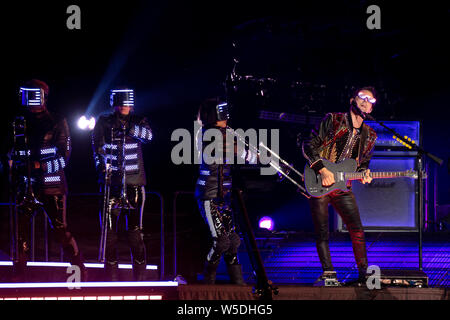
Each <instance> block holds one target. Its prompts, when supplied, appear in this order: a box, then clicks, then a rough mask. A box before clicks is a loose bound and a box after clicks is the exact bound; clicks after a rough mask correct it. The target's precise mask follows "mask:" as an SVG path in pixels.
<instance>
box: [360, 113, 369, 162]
mask: <svg viewBox="0 0 450 320" xmlns="http://www.w3.org/2000/svg"><path fill="white" fill-rule="evenodd" d="M368 135H369V127H368V126H367V125H366V124H365V123H364V122H363V124H362V130H361V136H360V137H359V146H358V167H359V164H360V163H361V158H362V155H363V152H364V147H363V143H364V142H363V141H366V139H367V136H368Z"/></svg>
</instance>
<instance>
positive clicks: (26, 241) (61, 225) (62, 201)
mask: <svg viewBox="0 0 450 320" xmlns="http://www.w3.org/2000/svg"><path fill="white" fill-rule="evenodd" d="M38 200H39V201H41V202H42V204H43V206H42V208H43V210H45V213H46V214H47V216H48V218H49V220H50V224H51V226H52V227H53V228H52V229H51V230H52V232H53V233H54V235H55V238H56V240H57V241H58V242H59V243H60V244H61V245H62V248H63V251H64V254H65V256H66V257H67V258H69V259H70V262H71V263H72V264H73V265H78V266H80V268H81V269H84V265H83V261H82V257H81V254H80V250H79V248H78V245H77V242H76V241H75V238H74V237H73V235H72V233H71V232H70V231H69V230H68V229H67V223H66V196H65V195H41V196H39V198H38ZM41 210H42V209H38V210H36V211H35V212H32V211H31V210H26V209H25V208H20V207H19V208H18V219H19V225H18V229H19V232H18V249H19V252H18V261H16V264H18V265H19V267H21V268H24V266H25V265H26V261H27V260H28V255H29V249H30V230H31V218H32V214H43V212H39V211H41Z"/></svg>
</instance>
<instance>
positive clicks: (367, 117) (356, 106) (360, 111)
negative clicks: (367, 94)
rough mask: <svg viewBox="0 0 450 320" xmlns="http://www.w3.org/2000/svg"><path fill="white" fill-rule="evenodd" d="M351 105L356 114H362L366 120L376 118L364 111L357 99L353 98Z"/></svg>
mask: <svg viewBox="0 0 450 320" xmlns="http://www.w3.org/2000/svg"><path fill="white" fill-rule="evenodd" d="M351 107H352V110H353V112H354V113H355V114H356V115H358V116H360V117H361V118H363V119H364V120H366V119H368V120H374V118H373V117H372V116H371V115H369V114H368V113H365V112H363V111H362V110H361V109H360V108H359V107H358V105H357V104H356V101H355V99H353V101H352V102H351Z"/></svg>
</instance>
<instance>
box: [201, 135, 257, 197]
mask: <svg viewBox="0 0 450 320" xmlns="http://www.w3.org/2000/svg"><path fill="white" fill-rule="evenodd" d="M213 128H214V129H218V130H220V132H221V133H222V139H223V140H222V150H221V151H222V152H220V151H219V152H220V154H217V155H215V158H216V159H217V160H219V161H216V163H211V164H208V163H206V162H205V161H203V160H204V158H205V157H204V155H203V156H202V159H201V164H200V170H199V177H198V179H197V184H196V186H195V197H196V199H197V200H211V199H220V200H223V199H225V198H226V196H227V195H228V194H230V192H231V190H232V187H233V179H232V176H233V168H234V164H231V163H228V159H227V155H233V156H234V157H240V158H241V160H242V161H243V162H244V163H246V164H256V163H257V156H256V154H255V153H254V152H252V151H250V150H243V153H242V154H240V155H238V154H237V151H238V148H237V140H236V139H235V138H234V137H233V138H232V141H229V140H227V136H228V135H227V130H228V129H227V128H221V127H213ZM208 129H209V128H208V127H205V128H202V136H203V133H204V132H205V131H206V130H208ZM230 137H231V136H230ZM230 137H229V138H230ZM197 143H198V142H197ZM207 144H208V143H206V144H202V149H203V150H204V149H205V147H206V145H207ZM198 148H199V147H198ZM235 161H236V160H235Z"/></svg>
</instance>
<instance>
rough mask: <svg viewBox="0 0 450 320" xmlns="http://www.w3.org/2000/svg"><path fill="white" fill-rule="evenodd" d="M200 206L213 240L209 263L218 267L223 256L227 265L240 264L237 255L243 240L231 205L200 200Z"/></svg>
mask: <svg viewBox="0 0 450 320" xmlns="http://www.w3.org/2000/svg"><path fill="white" fill-rule="evenodd" d="M198 205H199V209H200V213H201V214H202V216H203V218H204V219H205V222H206V223H207V225H208V227H209V231H210V233H211V237H212V239H213V245H212V248H211V250H210V251H209V254H208V256H207V259H206V260H207V262H208V263H210V264H213V265H217V264H218V263H219V261H220V258H221V257H222V255H223V256H224V260H225V262H226V263H227V265H235V264H238V263H239V261H238V259H237V253H238V248H239V246H240V244H241V239H240V237H239V235H238V234H237V233H236V232H235V226H234V223H233V219H232V209H231V205H230V203H229V202H228V201H227V202H217V201H215V200H199V201H198Z"/></svg>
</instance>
